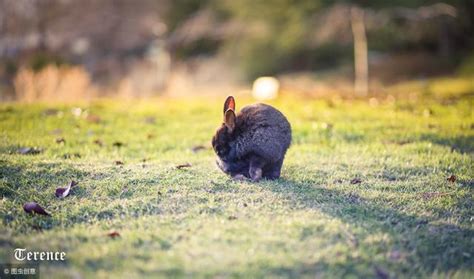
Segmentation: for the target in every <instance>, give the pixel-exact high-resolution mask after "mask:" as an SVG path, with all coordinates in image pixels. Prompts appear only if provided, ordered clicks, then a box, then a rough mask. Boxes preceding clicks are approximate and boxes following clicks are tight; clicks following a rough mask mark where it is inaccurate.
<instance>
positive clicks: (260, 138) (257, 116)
mask: <svg viewBox="0 0 474 279" xmlns="http://www.w3.org/2000/svg"><path fill="white" fill-rule="evenodd" d="M234 111H235V101H234V99H233V97H231V96H230V97H228V98H227V100H226V103H225V105H224V123H223V124H222V126H221V127H220V128H219V129H218V130H217V132H216V134H215V135H214V137H213V139H212V146H213V148H214V151H215V152H216V154H217V155H218V157H219V158H218V160H217V165H218V166H219V167H220V168H221V170H222V171H224V172H225V173H227V174H230V175H231V176H234V177H235V176H239V175H243V176H245V177H248V178H251V179H252V180H254V181H257V180H259V179H260V178H262V177H264V178H267V179H276V178H279V177H280V171H281V167H282V165H283V160H284V158H285V153H286V150H287V149H288V147H289V146H290V143H291V126H290V123H289V122H288V120H287V119H286V117H285V116H284V115H283V114H282V113H281V112H280V111H278V110H277V109H275V108H273V107H272V106H269V105H265V104H254V105H249V106H246V107H244V108H243V109H242V110H241V112H240V113H239V114H237V115H235V112H234Z"/></svg>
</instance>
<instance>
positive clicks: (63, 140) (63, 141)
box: [56, 138, 66, 144]
mask: <svg viewBox="0 0 474 279" xmlns="http://www.w3.org/2000/svg"><path fill="white" fill-rule="evenodd" d="M56 143H57V144H61V143H63V144H64V143H66V140H65V139H64V138H57V139H56Z"/></svg>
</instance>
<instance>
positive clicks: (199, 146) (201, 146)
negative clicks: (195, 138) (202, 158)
mask: <svg viewBox="0 0 474 279" xmlns="http://www.w3.org/2000/svg"><path fill="white" fill-rule="evenodd" d="M205 149H206V147H205V146H204V145H196V146H193V147H192V148H191V151H192V152H194V153H198V152H199V151H202V150H205Z"/></svg>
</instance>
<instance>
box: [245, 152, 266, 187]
mask: <svg viewBox="0 0 474 279" xmlns="http://www.w3.org/2000/svg"><path fill="white" fill-rule="evenodd" d="M265 164H266V162H265V160H264V159H263V158H262V157H260V156H258V155H253V156H251V157H250V168H249V175H250V178H251V179H252V181H255V182H257V181H259V180H260V179H261V178H262V173H263V168H264V167H265Z"/></svg>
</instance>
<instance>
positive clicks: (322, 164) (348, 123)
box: [0, 80, 474, 278]
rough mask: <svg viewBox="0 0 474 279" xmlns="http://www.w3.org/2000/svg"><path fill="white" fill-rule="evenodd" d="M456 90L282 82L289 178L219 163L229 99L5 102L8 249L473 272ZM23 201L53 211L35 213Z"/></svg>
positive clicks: (260, 269) (80, 261) (1, 125)
mask: <svg viewBox="0 0 474 279" xmlns="http://www.w3.org/2000/svg"><path fill="white" fill-rule="evenodd" d="M450 82H453V84H457V83H456V81H449V80H446V81H445V82H444V83H443V84H444V85H443V86H448V85H449V84H451V83H450ZM429 86H432V87H433V88H437V87H438V86H441V85H438V84H432V85H431V84H430V85H429ZM449 86H450V85H449ZM453 88H454V89H453V91H450V90H448V89H446V90H445V92H449V94H450V95H452V94H455V93H456V92H458V95H457V96H459V97H458V98H455V99H454V100H450V101H449V104H446V103H444V102H445V99H443V98H441V99H434V100H433V99H429V95H426V94H425V95H424V96H423V98H425V99H426V98H428V99H427V100H431V101H426V102H425V101H424V100H421V99H417V100H415V101H413V100H410V99H409V98H408V97H407V98H406V99H405V98H402V97H398V99H397V100H391V101H386V99H385V98H382V97H381V98H380V100H378V101H377V102H374V101H373V100H372V101H369V100H356V101H354V100H353V101H350V100H339V99H332V100H331V99H328V100H308V99H304V98H302V97H291V96H288V95H285V94H283V96H281V97H280V98H279V99H277V100H274V101H271V102H270V103H271V104H273V105H274V106H276V107H278V108H279V109H280V110H281V111H283V112H284V113H285V114H286V115H287V116H288V119H289V120H290V122H291V124H292V127H293V133H294V135H293V145H292V147H291V148H290V150H289V153H288V155H287V160H286V162H285V165H284V169H283V173H282V178H281V179H280V180H278V181H272V182H270V181H263V182H261V183H250V182H236V181H232V180H230V179H229V178H228V177H226V176H225V175H224V174H222V173H221V172H220V171H219V170H218V169H217V168H216V167H215V164H214V158H215V155H214V154H213V152H212V150H211V149H210V147H209V142H210V138H211V137H212V135H213V133H214V131H215V129H216V128H217V126H218V125H219V123H220V122H221V117H222V115H221V113H222V111H221V107H222V104H221V103H222V100H221V99H202V98H201V99H200V98H196V97H192V98H189V99H167V98H157V99H153V100H145V101H127V102H124V101H107V100H105V101H97V102H93V103H90V104H82V105H80V106H74V105H67V106H65V105H40V104H36V105H35V104H32V105H18V104H5V105H2V106H1V107H0V129H1V134H0V138H1V141H0V194H1V196H2V199H1V200H0V218H1V219H2V227H1V228H0V248H1V249H0V262H11V261H13V255H12V251H13V249H14V248H17V247H24V248H27V249H29V250H33V251H34V250H47V251H51V250H52V251H55V250H60V251H66V252H67V259H68V260H67V261H66V262H64V263H54V264H45V263H42V264H41V267H42V276H47V277H63V276H65V277H74V276H76V275H80V276H83V277H85V278H90V277H124V278H130V277H139V276H149V277H150V276H157V275H161V276H166V275H168V276H216V275H223V276H227V275H230V276H234V275H235V276H241V277H248V276H252V277H259V276H265V275H266V276H284V277H287V276H290V277H291V276H293V277H297V276H302V275H303V276H308V277H314V276H319V275H320V276H325V277H343V276H348V275H351V274H352V275H356V276H359V277H379V278H382V277H381V276H383V274H386V275H389V276H391V277H400V278H401V277H442V278H444V277H446V276H448V277H459V278H467V277H471V276H473V270H472V266H473V265H474V248H473V247H474V242H473V241H474V233H473V225H472V216H473V215H474V211H473V204H472V200H473V181H474V173H473V152H474V140H473V138H474V130H473V125H474V117H473V112H472V105H473V102H472V92H471V95H469V94H466V92H465V85H462V84H461V85H456V86H454V87H453ZM433 90H434V89H433ZM436 90H438V89H436ZM441 91H442V90H441ZM453 92H454V93H453ZM443 96H445V95H443ZM251 102H253V101H252V100H251V99H249V98H237V106H238V107H239V108H241V107H242V106H243V105H245V104H248V103H251ZM76 107H80V108H81V113H80V114H79V113H78V110H74V111H75V114H74V113H73V112H72V111H73V109H74V108H76ZM52 109H54V111H53V110H52ZM57 138H64V140H65V143H59V144H58V143H56V139H57ZM117 142H121V143H122V144H123V146H121V147H117V146H114V143H117ZM98 143H102V146H100V145H99V144H98ZM116 145H117V144H116ZM200 145H202V146H204V147H205V149H204V150H199V151H197V152H193V150H192V149H193V147H196V146H200ZM25 146H31V147H33V146H34V147H38V148H41V149H42V150H43V152H42V153H40V154H37V155H21V154H18V153H17V150H18V148H19V147H25ZM115 161H122V162H123V163H124V165H116V163H115ZM188 162H189V163H191V165H192V166H191V167H189V168H185V169H181V170H178V169H176V168H175V166H176V165H178V164H183V163H188ZM451 175H455V176H456V177H457V180H456V182H454V183H451V182H448V181H447V180H446V179H447V178H448V177H449V176H451ZM70 180H76V181H78V182H79V185H78V186H77V187H76V188H74V189H73V191H72V194H71V195H70V196H69V197H67V198H65V199H58V198H56V197H55V196H54V190H55V189H56V188H57V187H59V186H63V185H65V184H67V183H68V182H69V181H70ZM357 180H360V183H357ZM27 201H36V202H38V203H40V204H41V205H43V206H44V207H45V209H46V210H47V211H48V212H50V213H51V215H52V217H51V218H48V217H43V216H30V215H28V214H26V213H24V212H23V209H22V205H23V203H25V202H27ZM111 230H114V231H117V232H119V233H120V235H121V236H120V237H118V238H115V239H112V238H110V237H108V236H107V233H108V232H110V231H111ZM381 274H382V275H381Z"/></svg>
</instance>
